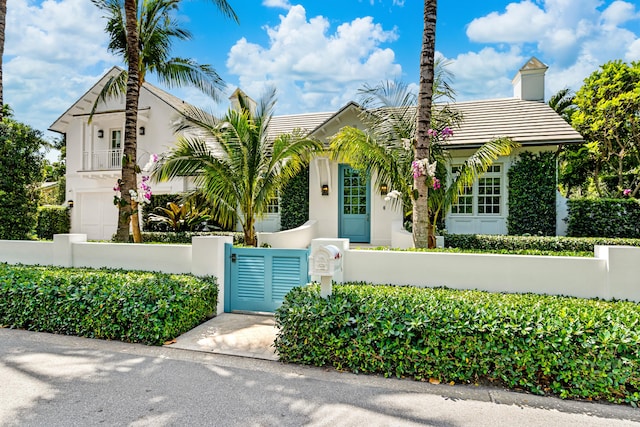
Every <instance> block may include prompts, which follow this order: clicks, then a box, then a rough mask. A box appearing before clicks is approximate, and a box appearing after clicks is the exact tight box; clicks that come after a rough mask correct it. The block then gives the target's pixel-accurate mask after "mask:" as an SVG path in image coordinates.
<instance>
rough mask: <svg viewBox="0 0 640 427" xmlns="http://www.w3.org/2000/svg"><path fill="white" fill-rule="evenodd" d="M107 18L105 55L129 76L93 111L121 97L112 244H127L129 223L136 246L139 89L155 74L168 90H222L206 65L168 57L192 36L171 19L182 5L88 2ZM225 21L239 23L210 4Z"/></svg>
mask: <svg viewBox="0 0 640 427" xmlns="http://www.w3.org/2000/svg"><path fill="white" fill-rule="evenodd" d="M92 1H93V3H94V4H95V5H96V6H98V7H99V8H100V9H101V10H103V11H104V12H105V13H106V18H107V23H106V27H105V29H106V31H107V33H108V34H109V36H110V38H111V40H110V43H109V47H108V48H109V50H110V51H111V52H113V53H115V54H116V55H118V56H121V57H122V59H123V60H124V62H125V63H126V64H127V71H126V72H124V71H123V72H122V73H120V74H118V75H117V76H115V77H113V78H111V79H109V80H108V81H107V83H106V84H105V86H104V88H103V89H102V91H101V93H100V95H99V96H98V98H97V100H96V103H95V104H94V106H93V110H92V114H93V112H95V109H96V107H97V105H98V103H99V102H100V101H104V100H106V99H108V98H111V97H114V96H121V95H122V94H123V93H125V94H126V96H125V131H124V149H123V161H122V178H121V190H122V198H123V201H124V203H121V204H119V205H118V230H117V232H116V240H118V241H128V239H129V224H130V223H132V225H133V227H132V228H133V235H134V241H135V242H140V241H142V237H141V234H140V226H139V224H138V215H137V204H136V202H135V201H132V200H131V196H130V192H131V191H136V190H137V182H136V180H137V178H136V172H137V169H139V167H138V166H137V164H136V160H137V132H136V129H137V121H138V103H139V96H140V87H141V86H142V84H143V83H144V82H145V78H146V74H147V72H153V73H155V75H156V76H157V78H158V80H159V81H160V82H161V83H163V84H165V85H167V86H168V87H173V86H183V85H190V86H194V87H196V88H198V89H200V90H202V91H203V92H204V93H206V94H207V95H210V96H212V97H214V98H215V97H216V96H217V93H218V91H219V89H221V88H222V87H223V85H224V83H223V82H222V79H221V78H220V76H218V74H217V73H216V72H215V71H214V70H213V68H211V67H210V66H209V65H199V64H197V63H196V62H195V61H193V60H191V59H185V58H171V57H170V52H171V45H172V43H173V41H174V40H189V39H190V38H191V33H190V32H189V31H187V30H186V29H184V28H182V27H181V26H180V25H178V22H177V21H176V20H175V19H174V16H173V14H174V13H175V12H176V11H177V10H178V8H179V5H180V0H143V1H140V2H138V1H136V0H92ZM212 1H213V3H214V4H215V5H216V6H217V8H218V9H219V10H220V11H221V12H222V13H223V14H224V15H225V16H227V17H230V18H232V19H233V20H235V21H237V16H236V15H235V12H234V11H233V9H231V7H230V6H229V4H228V3H227V1H226V0H212Z"/></svg>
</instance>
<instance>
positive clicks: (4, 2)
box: [0, 0, 7, 120]
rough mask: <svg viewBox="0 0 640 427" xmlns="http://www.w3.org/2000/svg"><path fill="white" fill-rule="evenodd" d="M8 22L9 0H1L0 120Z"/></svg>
mask: <svg viewBox="0 0 640 427" xmlns="http://www.w3.org/2000/svg"><path fill="white" fill-rule="evenodd" d="M6 22H7V0H0V120H2V117H3V116H4V114H5V112H4V83H3V77H2V65H3V62H2V57H3V56H4V33H5V26H6Z"/></svg>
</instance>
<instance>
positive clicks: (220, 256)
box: [191, 236, 233, 314]
mask: <svg viewBox="0 0 640 427" xmlns="http://www.w3.org/2000/svg"><path fill="white" fill-rule="evenodd" d="M225 243H230V244H233V237H231V236H200V237H193V238H192V239H191V274H193V275H194V276H215V277H216V278H217V282H218V307H217V310H216V314H220V313H223V312H224V281H225V257H224V245H225Z"/></svg>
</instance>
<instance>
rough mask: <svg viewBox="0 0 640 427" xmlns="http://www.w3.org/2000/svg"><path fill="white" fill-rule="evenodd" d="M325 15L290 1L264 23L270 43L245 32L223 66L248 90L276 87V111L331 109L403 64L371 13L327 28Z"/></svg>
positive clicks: (394, 36)
mask: <svg viewBox="0 0 640 427" xmlns="http://www.w3.org/2000/svg"><path fill="white" fill-rule="evenodd" d="M329 29H330V24H329V21H328V20H327V19H326V18H324V17H322V16H317V17H313V18H311V19H307V16H306V11H305V9H304V8H303V7H302V6H300V5H295V6H293V7H292V8H291V9H290V10H289V11H288V13H287V15H286V16H282V15H281V16H280V23H279V25H277V26H275V27H267V28H266V31H267V34H268V36H269V45H268V46H260V45H258V44H255V43H251V42H249V41H248V40H246V39H245V38H242V39H240V40H238V41H237V42H236V44H235V45H234V46H233V47H232V48H231V50H230V52H229V55H228V59H227V67H228V69H229V72H230V73H231V74H235V75H237V76H238V78H239V82H240V86H241V87H242V88H243V90H245V91H246V92H247V93H248V94H250V95H252V96H254V97H255V96H258V95H259V94H260V93H262V91H263V90H264V88H265V87H266V86H268V85H275V86H276V87H277V89H278V93H279V95H280V96H279V102H278V107H277V108H278V113H280V114H282V113H299V112H305V111H319V110H327V111H328V110H332V109H335V108H339V107H341V106H342V105H343V104H344V103H346V102H348V101H349V100H351V99H353V98H354V96H355V94H356V92H357V90H358V89H359V88H360V87H361V86H362V84H363V83H365V82H370V83H377V82H378V81H380V80H384V79H388V78H395V77H396V76H399V75H400V73H401V71H402V70H401V67H400V65H399V64H397V63H396V62H395V54H394V52H393V51H392V50H391V49H389V48H382V47H381V44H383V43H386V42H393V41H395V40H396V39H397V37H398V36H397V34H396V31H395V29H394V30H391V31H389V30H385V29H383V28H382V26H381V25H380V24H377V23H375V22H374V21H373V18H371V17H364V18H357V19H354V20H353V21H351V22H347V23H343V24H341V25H339V26H338V27H337V28H336V30H335V32H333V33H331V34H330V33H329Z"/></svg>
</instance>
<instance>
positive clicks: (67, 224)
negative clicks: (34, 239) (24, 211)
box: [36, 205, 71, 240]
mask: <svg viewBox="0 0 640 427" xmlns="http://www.w3.org/2000/svg"><path fill="white" fill-rule="evenodd" d="M69 230H71V217H70V216H69V209H68V208H67V207H66V206H57V205H45V206H39V207H38V221H37V223H36V235H37V236H38V239H49V240H50V239H53V235H54V234H66V233H69Z"/></svg>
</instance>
